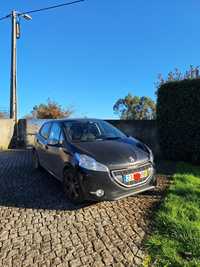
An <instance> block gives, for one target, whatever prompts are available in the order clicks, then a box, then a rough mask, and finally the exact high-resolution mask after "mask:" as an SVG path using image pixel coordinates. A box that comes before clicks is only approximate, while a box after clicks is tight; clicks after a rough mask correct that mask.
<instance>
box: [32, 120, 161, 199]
mask: <svg viewBox="0 0 200 267" xmlns="http://www.w3.org/2000/svg"><path fill="white" fill-rule="evenodd" d="M33 155H34V163H35V167H36V168H38V167H43V168H44V169H46V170H47V171H48V172H50V173H51V174H52V175H53V176H55V177H56V178H57V179H59V180H60V181H62V183H63V188H64V191H65V193H66V196H67V198H68V199H69V200H70V201H72V202H76V203H77V202H82V201H84V200H95V201H96V200H115V199H119V198H122V197H125V196H130V195H133V194H136V193H140V192H143V191H146V190H150V189H153V188H154V187H155V185H156V178H155V176H154V163H153V154H152V152H151V150H150V149H149V148H148V147H147V146H146V145H145V144H143V143H142V142H140V141H138V140H136V139H135V138H133V137H128V136H127V135H125V134H124V133H122V132H121V131H119V130H118V129H117V128H115V127H114V126H112V125H111V124H109V123H107V122H105V121H103V120H97V119H66V120H52V121H47V122H46V123H44V124H43V126H42V127H41V129H40V131H39V133H38V134H37V135H36V138H35V146H34V148H33Z"/></svg>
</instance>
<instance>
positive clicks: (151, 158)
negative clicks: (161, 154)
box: [149, 149, 154, 162]
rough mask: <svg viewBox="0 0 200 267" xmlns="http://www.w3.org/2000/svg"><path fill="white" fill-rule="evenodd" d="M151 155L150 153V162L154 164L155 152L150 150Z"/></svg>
mask: <svg viewBox="0 0 200 267" xmlns="http://www.w3.org/2000/svg"><path fill="white" fill-rule="evenodd" d="M149 153H150V156H149V158H150V161H151V162H153V161H154V156H153V152H152V151H151V149H150V152H149Z"/></svg>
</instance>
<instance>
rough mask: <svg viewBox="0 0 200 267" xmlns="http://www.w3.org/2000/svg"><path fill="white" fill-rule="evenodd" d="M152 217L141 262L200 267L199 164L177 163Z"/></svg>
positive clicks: (161, 266)
mask: <svg viewBox="0 0 200 267" xmlns="http://www.w3.org/2000/svg"><path fill="white" fill-rule="evenodd" d="M154 220H155V223H154V231H153V233H152V235H151V236H150V237H149V238H148V240H147V243H146V245H147V250H148V252H149V259H147V260H146V263H144V266H156V267H157V266H158V267H168V266H171V267H193V266H198V267H200V167H196V166H195V167H194V166H192V165H189V164H185V163H179V164H177V169H176V174H175V175H174V176H173V181H172V184H171V185H170V187H169V189H168V192H167V195H166V198H165V200H164V202H163V204H161V207H160V208H159V210H158V211H157V213H156V214H155V218H154Z"/></svg>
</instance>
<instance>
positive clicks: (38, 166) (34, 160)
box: [33, 150, 42, 170]
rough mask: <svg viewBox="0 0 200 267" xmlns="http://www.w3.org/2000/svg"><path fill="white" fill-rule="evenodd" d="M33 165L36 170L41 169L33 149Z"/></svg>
mask: <svg viewBox="0 0 200 267" xmlns="http://www.w3.org/2000/svg"><path fill="white" fill-rule="evenodd" d="M33 167H34V169H36V170H42V166H41V164H40V160H39V157H38V154H37V151H36V150H33Z"/></svg>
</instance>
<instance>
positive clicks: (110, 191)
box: [81, 169, 157, 201]
mask: <svg viewBox="0 0 200 267" xmlns="http://www.w3.org/2000/svg"><path fill="white" fill-rule="evenodd" d="M81 173H82V178H83V179H82V186H83V191H84V195H85V199H87V200H98V201H99V200H117V199H120V198H123V197H127V196H131V195H135V194H138V193H141V192H144V191H147V190H151V189H154V188H155V186H156V184H157V181H156V177H155V175H154V174H155V171H153V173H152V175H151V176H149V177H148V179H147V180H146V181H145V183H143V184H138V185H134V186H133V187H128V188H127V187H125V186H123V185H120V184H119V183H118V182H117V181H116V180H115V179H114V178H113V176H112V174H111V173H108V172H96V171H90V170H83V169H81ZM99 189H101V190H104V195H103V196H102V197H97V196H96V195H95V192H96V191H97V190H99Z"/></svg>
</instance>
